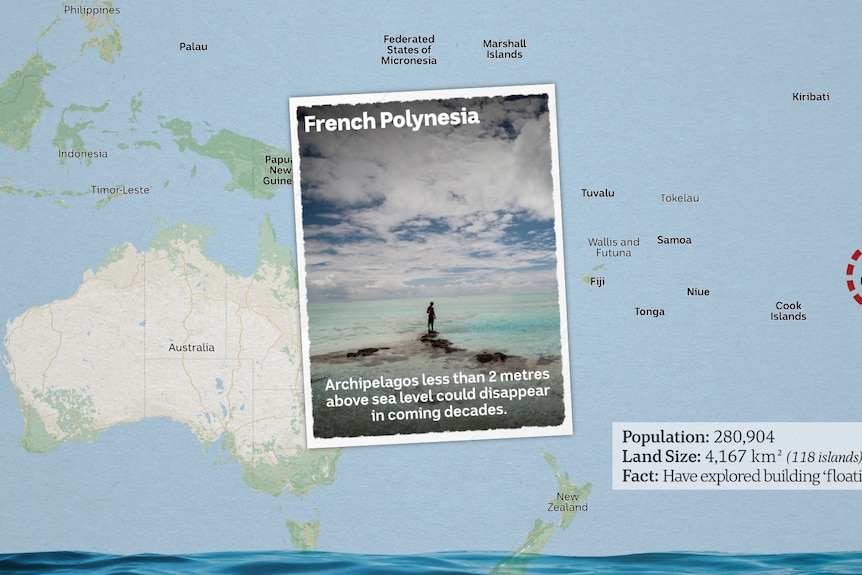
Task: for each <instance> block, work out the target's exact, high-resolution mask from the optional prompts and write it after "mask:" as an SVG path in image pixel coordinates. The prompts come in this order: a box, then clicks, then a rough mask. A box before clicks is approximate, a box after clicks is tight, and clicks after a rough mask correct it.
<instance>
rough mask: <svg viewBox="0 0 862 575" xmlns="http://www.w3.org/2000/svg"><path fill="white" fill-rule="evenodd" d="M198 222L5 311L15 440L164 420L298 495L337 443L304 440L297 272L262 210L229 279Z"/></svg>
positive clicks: (319, 478) (257, 483) (323, 473)
mask: <svg viewBox="0 0 862 575" xmlns="http://www.w3.org/2000/svg"><path fill="white" fill-rule="evenodd" d="M210 233H211V230H209V229H208V228H202V227H194V226H189V225H186V224H178V225H176V226H174V227H169V228H163V229H162V230H160V231H159V232H158V234H157V235H156V238H155V239H154V240H153V242H152V244H151V245H150V247H149V249H147V250H138V249H136V248H135V247H134V246H132V245H131V244H128V243H127V244H124V245H122V246H118V247H117V248H115V249H114V250H113V251H112V252H111V253H110V254H109V256H108V257H107V258H106V260H105V263H104V264H103V265H102V266H101V267H100V268H99V269H97V270H95V271H92V270H90V271H87V272H86V273H85V274H84V278H83V283H82V284H81V286H80V287H79V288H78V290H77V292H76V293H75V294H74V295H73V296H72V297H70V298H68V299H64V300H60V301H55V302H53V303H50V304H47V305H44V306H41V307H34V308H31V309H29V310H27V311H26V312H25V313H24V314H22V315H21V316H19V317H17V318H15V319H13V320H11V321H9V322H8V323H7V326H6V327H7V330H6V341H5V344H6V349H7V352H8V362H7V365H6V367H7V369H8V371H9V374H10V377H11V379H12V382H13V384H14V386H15V389H16V391H17V394H18V401H19V405H20V407H21V410H22V412H23V413H24V435H23V437H22V439H21V444H22V446H23V447H25V448H26V449H27V450H29V451H31V452H34V453H45V452H47V451H50V450H51V449H53V448H55V447H57V446H58V445H59V444H61V443H62V442H66V441H93V440H95V439H96V438H97V436H98V435H99V433H101V432H102V431H104V430H106V429H108V428H110V427H113V426H115V425H118V424H121V423H132V422H135V421H140V420H143V419H146V418H158V417H167V418H170V419H172V420H175V421H178V422H181V423H184V424H186V425H188V426H189V427H190V428H191V430H192V431H193V432H194V433H195V435H196V436H197V437H198V438H199V439H200V441H201V442H202V443H203V444H204V445H205V446H207V445H209V444H211V443H212V442H214V441H216V440H219V439H222V438H223V439H224V442H225V445H226V446H227V447H228V448H229V450H230V456H231V457H232V458H235V459H236V460H237V461H238V462H239V464H240V465H241V467H242V469H243V475H244V480H245V481H246V483H248V484H249V485H250V486H251V487H253V488H255V489H258V490H260V491H265V492H268V493H272V494H273V495H277V494H279V493H281V492H283V491H285V490H287V491H290V492H292V493H294V494H296V495H303V494H305V493H307V492H308V491H309V490H310V489H312V488H313V487H315V486H319V485H325V484H328V483H331V482H332V480H333V477H334V472H335V466H336V462H337V460H338V457H339V455H340V451H339V450H315V451H308V450H306V449H305V437H304V435H305V427H304V424H303V418H304V412H303V398H302V386H301V383H300V382H301V381H302V378H301V374H300V373H299V370H300V369H301V362H300V361H299V359H298V358H299V346H300V338H299V326H298V313H297V289H296V274H295V270H294V268H293V265H292V260H291V255H290V252H289V251H288V250H287V249H286V248H284V247H282V246H279V245H278V244H277V242H276V239H275V233H274V231H273V228H272V225H271V224H270V221H269V218H268V217H267V218H265V219H264V221H263V223H262V224H261V227H260V237H259V242H258V249H259V254H258V261H257V265H256V268H255V270H254V272H253V274H252V276H251V277H240V276H238V275H236V274H234V273H232V272H231V271H229V270H227V269H226V268H225V267H223V266H221V265H220V264H218V263H217V262H215V261H213V260H211V259H210V258H208V257H207V256H206V255H205V254H204V252H203V250H204V247H205V245H206V239H207V236H208V235H209V234H210Z"/></svg>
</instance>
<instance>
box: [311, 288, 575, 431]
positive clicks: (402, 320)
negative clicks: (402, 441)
mask: <svg viewBox="0 0 862 575" xmlns="http://www.w3.org/2000/svg"><path fill="white" fill-rule="evenodd" d="M428 304H429V301H428V300H425V299H423V300H418V299H411V300H394V301H354V302H339V303H327V304H318V305H313V306H309V325H310V328H309V336H310V340H311V350H310V351H311V354H310V355H311V363H310V365H309V373H310V377H311V398H312V408H313V413H314V430H315V434H316V435H317V436H318V437H359V436H372V435H394V434H412V433H434V432H448V431H472V430H491V429H504V428H505V429H517V428H522V427H552V426H558V425H561V424H562V423H563V421H564V417H565V413H566V407H565V405H566V404H565V396H566V392H565V381H564V375H563V361H562V355H561V346H560V340H561V338H560V311H559V305H558V302H557V297H556V295H555V294H531V295H517V296H512V295H495V296H481V297H480V296H472V297H463V298H449V299H446V298H441V299H439V300H435V301H434V308H435V310H437V321H436V322H435V326H434V327H435V330H436V331H437V332H438V335H437V339H438V341H439V340H440V339H445V340H447V341H449V342H450V347H451V348H454V349H447V350H445V351H444V350H443V349H439V348H434V347H433V346H431V345H430V344H429V343H425V342H422V341H420V338H421V337H422V335H423V334H426V333H427V314H426V311H425V310H426V309H427V307H428ZM369 347H371V348H378V351H377V352H375V353H373V354H372V355H368V356H360V357H350V356H348V353H351V352H356V351H357V350H359V349H362V348H369ZM483 351H489V352H501V353H502V354H504V355H505V357H504V358H501V359H496V360H493V361H489V362H482V361H480V360H479V358H478V357H477V356H478V354H479V353H480V352H483ZM351 355H352V354H351ZM515 373H517V374H518V378H517V379H515V376H514V375H512V374H515ZM536 374H538V375H536ZM353 380H356V381H366V382H369V383H370V382H372V381H378V382H382V383H385V382H387V381H391V383H392V385H391V386H390V385H389V384H386V385H385V386H382V387H380V388H379V389H378V388H368V389H356V388H349V389H344V388H341V389H339V388H337V387H334V383H333V382H339V381H344V382H346V381H353ZM410 380H413V382H412V384H411V383H410ZM405 382H406V383H405ZM426 382H428V383H426ZM402 386H406V389H405V391H406V392H408V393H417V394H423V393H432V394H433V397H431V396H427V395H424V396H422V397H420V398H415V397H410V396H403V395H402V394H401V393H400V390H401V389H402ZM491 388H494V389H495V390H496V391H498V392H499V393H507V394H509V393H512V392H513V390H517V389H520V390H521V392H523V393H527V390H528V389H529V390H530V391H531V392H534V394H531V395H529V396H527V395H522V396H520V397H518V398H517V399H513V398H511V396H510V397H504V398H502V399H500V398H499V396H497V397H494V396H493V395H492V394H491V392H489V389H491ZM536 390H538V393H535V392H536ZM441 394H442V395H441ZM365 396H371V397H370V399H365ZM363 400H364V401H369V402H370V403H366V404H363V405H357V404H356V403H355V402H357V401H363ZM344 402H350V403H344ZM453 410H462V411H453ZM463 410H468V411H469V413H470V414H469V415H467V416H464V415H460V414H463V413H467V412H465V411H463Z"/></svg>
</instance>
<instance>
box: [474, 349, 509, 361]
mask: <svg viewBox="0 0 862 575" xmlns="http://www.w3.org/2000/svg"><path fill="white" fill-rule="evenodd" d="M508 357H509V356H508V355H506V354H505V353H500V352H499V351H495V352H494V353H488V352H482V353H477V354H476V359H478V360H479V363H488V362H489V361H506V359H507V358H508Z"/></svg>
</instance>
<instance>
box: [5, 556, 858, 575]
mask: <svg viewBox="0 0 862 575" xmlns="http://www.w3.org/2000/svg"><path fill="white" fill-rule="evenodd" d="M525 567H526V573H527V574H530V573H536V574H538V573H541V574H543V575H562V574H565V573H593V574H603V573H639V574H643V575H671V574H675V573H690V574H695V573H696V574H705V573H722V574H728V575H729V574H735V573H749V574H753V575H779V574H781V575H803V574H814V573H818V574H838V573H860V572H862V553H859V552H855V553H794V554H785V555H719V554H704V553H647V554H639V555H622V556H615V557H562V556H554V555H533V556H530V555H521V556H519V557H518V558H517V559H511V558H509V556H508V554H502V553H499V554H498V553H482V552H453V553H432V554H425V555H358V554H346V553H323V552H309V553H299V552H279V551H273V552H233V553H207V554H201V555H131V556H117V555H104V554H99V553H77V552H53V553H24V554H13V555H0V572H2V573H6V574H18V573H65V574H68V573H77V572H81V573H85V572H86V573H95V574H102V575H119V574H121V573H123V574H131V575H138V574H141V575H150V574H162V573H165V574H173V573H176V574H180V573H182V574H192V575H195V574H205V573H222V574H233V573H237V574H240V573H242V574H251V575H255V574H264V573H265V574H276V573H299V574H302V573H330V574H348V573H349V574H352V575H372V574H405V575H406V574H411V573H431V574H435V575H443V574H453V575H454V574H465V575H467V574H469V575H474V574H475V575H478V574H487V573H491V572H492V571H493V572H494V573H497V574H499V575H505V574H507V573H508V574H515V573H523V572H524V571H523V569H524V568H525Z"/></svg>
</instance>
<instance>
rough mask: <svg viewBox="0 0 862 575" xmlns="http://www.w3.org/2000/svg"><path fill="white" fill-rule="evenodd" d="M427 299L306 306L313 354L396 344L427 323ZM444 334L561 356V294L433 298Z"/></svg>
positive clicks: (473, 344) (471, 345) (468, 343)
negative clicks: (559, 302)
mask: <svg viewBox="0 0 862 575" xmlns="http://www.w3.org/2000/svg"><path fill="white" fill-rule="evenodd" d="M428 303H429V301H428V300H424V299H423V300H418V299H402V300H374V301H350V302H329V303H316V304H314V303H312V304H309V305H308V318H309V339H310V341H311V355H318V354H325V353H333V352H338V351H342V350H346V349H354V348H357V349H358V348H362V347H379V346H387V345H398V344H399V343H403V342H405V341H412V340H415V339H416V337H417V336H418V335H419V334H421V333H423V332H424V331H425V330H426V328H427V316H426V314H425V310H426V308H427V307H428ZM434 308H435V310H436V311H437V320H436V322H435V325H434V328H435V329H436V330H437V331H438V332H439V333H440V337H444V338H446V339H449V340H451V341H452V342H453V343H454V344H455V345H457V346H458V347H461V348H465V349H468V350H471V351H481V350H482V349H494V350H496V351H502V352H505V353H509V354H513V355H519V356H521V357H539V356H543V355H545V356H559V355H560V310H559V304H558V301H557V294H555V293H550V294H529V295H493V296H471V297H461V298H441V299H436V300H434Z"/></svg>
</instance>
